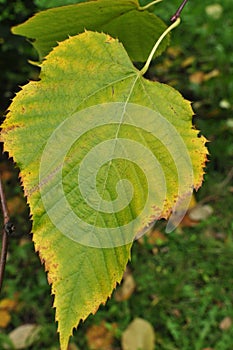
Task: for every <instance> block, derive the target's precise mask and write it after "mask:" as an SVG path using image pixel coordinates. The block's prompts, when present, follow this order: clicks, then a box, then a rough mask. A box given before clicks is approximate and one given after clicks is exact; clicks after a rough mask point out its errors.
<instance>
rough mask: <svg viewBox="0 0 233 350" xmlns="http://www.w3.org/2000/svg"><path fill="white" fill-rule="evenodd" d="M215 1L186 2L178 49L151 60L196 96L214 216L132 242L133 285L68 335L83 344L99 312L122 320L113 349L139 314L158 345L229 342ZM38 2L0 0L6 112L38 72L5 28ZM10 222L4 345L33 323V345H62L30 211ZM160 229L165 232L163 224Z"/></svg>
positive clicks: (227, 205)
mask: <svg viewBox="0 0 233 350" xmlns="http://www.w3.org/2000/svg"><path fill="white" fill-rule="evenodd" d="M148 2H149V1H144V2H143V1H141V3H142V4H146V3H148ZM216 3H217V4H218V5H220V6H221V8H222V14H221V16H220V17H219V18H214V17H213V16H210V15H208V13H207V12H208V11H207V6H210V5H213V4H216ZM216 3H213V2H212V1H210V0H206V1H205V2H195V3H194V2H192V1H190V2H189V3H188V4H187V7H186V8H185V9H184V11H183V14H182V24H181V25H180V27H179V28H177V29H176V30H175V31H174V32H173V33H172V42H171V47H172V49H171V50H167V52H166V53H164V54H163V55H162V56H161V57H160V58H158V59H157V60H156V61H154V62H153V65H152V66H151V69H150V72H149V77H150V78H151V79H155V80H159V81H162V82H164V83H168V84H171V85H173V86H174V87H175V88H176V89H178V90H179V91H181V92H182V94H183V95H184V96H185V97H186V98H188V99H189V100H191V101H193V107H194V110H195V112H196V116H195V117H194V123H195V125H196V126H197V127H198V128H199V129H200V130H201V133H202V134H204V135H205V136H206V137H207V138H208V139H209V140H210V141H211V142H210V143H209V144H208V148H209V150H210V157H209V160H210V161H209V163H208V165H207V170H206V175H205V182H204V184H203V187H202V188H201V190H200V191H199V192H198V194H197V199H198V200H204V201H205V200H206V201H207V202H209V204H211V206H212V207H213V209H214V211H213V214H212V215H211V216H210V217H209V218H208V219H207V220H205V221H203V222H201V223H200V224H199V225H197V226H195V227H187V228H184V229H182V230H181V229H180V230H177V231H176V232H173V233H172V234H170V235H168V236H167V238H168V240H167V241H166V242H163V243H162V244H161V245H158V246H157V253H156V254H153V253H152V249H151V248H152V247H151V246H150V245H148V244H145V245H140V244H139V243H138V242H135V244H134V247H133V252H132V260H131V262H130V263H129V268H130V269H131V271H132V273H133V276H134V279H135V281H136V291H135V292H134V293H133V294H132V296H131V297H130V299H128V300H125V301H122V302H117V301H116V300H115V298H112V299H111V300H109V301H108V302H107V305H106V306H104V307H101V308H100V310H99V311H98V312H97V314H96V315H95V316H90V317H89V318H88V320H87V321H86V322H85V323H84V324H81V325H80V326H79V328H78V330H77V331H76V332H75V335H74V337H73V339H72V341H73V342H75V343H76V344H77V345H78V346H79V348H80V349H81V350H86V349H88V346H87V341H86V337H85V334H86V331H87V330H88V329H89V327H90V326H91V325H93V324H99V323H101V321H102V320H105V321H106V322H107V323H108V324H109V325H110V324H112V323H113V322H116V323H117V325H118V332H117V336H116V339H115V345H114V350H117V349H120V339H121V334H122V332H123V331H124V330H125V328H126V327H127V326H128V324H129V323H130V322H131V321H132V320H133V319H134V318H135V317H142V318H144V319H146V320H148V321H149V322H151V323H152V324H153V326H154V329H155V332H156V349H158V350H190V349H194V350H203V349H205V348H213V349H214V350H231V349H233V340H232V339H233V327H232V326H231V327H229V329H226V330H222V329H221V328H220V326H219V325H220V322H221V321H222V320H223V319H224V318H225V317H230V318H231V319H232V320H233V289H232V285H233V262H232V253H233V235H232V231H233V219H232V208H233V200H232V186H233V185H232V178H230V177H229V179H228V178H227V177H228V176H229V174H231V169H232V167H233V127H232V120H233V117H232V112H233V98H232V96H233V56H232V49H233V41H232V32H233V16H232V2H231V1H230V0H223V1H221V2H216ZM36 4H37V5H38V1H34V2H31V1H30V2H29V1H23V0H22V1H21V0H17V1H14V2H10V3H9V2H7V1H4V0H1V1H0V7H1V6H2V9H1V11H0V13H1V14H0V20H1V23H0V33H1V35H0V39H1V52H0V68H1V72H2V77H1V85H0V92H1V94H0V95H1V96H0V103H1V108H0V109H1V111H2V112H3V111H4V110H6V109H7V107H8V105H9V103H10V99H11V98H12V97H13V94H14V92H16V91H17V90H18V84H24V83H26V82H27V80H28V79H29V78H30V79H32V78H33V77H36V75H37V71H36V70H35V69H34V68H32V67H31V66H29V65H28V64H27V58H28V56H29V57H31V58H32V59H33V58H34V57H36V56H35V53H34V51H33V50H32V49H31V47H30V46H29V44H27V43H26V42H25V41H24V40H23V39H22V38H20V37H14V36H12V35H11V34H10V31H9V27H10V26H11V25H14V24H16V23H19V22H22V21H23V20H24V19H25V18H26V17H28V16H29V15H31V14H32V13H33V12H35V11H36V10H37V6H36ZM179 4H180V1H177V0H176V1H175V0H174V1H170V2H169V1H167V2H166V1H163V2H161V3H159V4H157V5H156V6H155V7H154V8H153V10H155V12H156V13H157V14H158V15H160V16H161V17H162V18H163V19H164V21H166V22H167V23H169V18H170V17H171V15H172V14H173V13H174V12H175V10H176V8H177V7H178V5H179ZM190 57H193V59H192V60H190V62H191V63H190V64H188V65H185V64H184V62H185V60H187V59H188V58H190ZM16 61H17V65H16V64H15V62H16ZM214 70H216V71H218V74H217V75H216V76H214V77H212V78H210V79H205V78H203V77H205V76H206V75H208V74H209V73H211V72H213V71H214ZM197 72H199V73H201V74H199V77H201V79H200V78H199V80H198V79H197V80H196V82H194V81H193V79H192V78H191V77H192V76H193V74H195V73H197ZM224 101H225V103H223V102H224ZM0 166H1V170H3V171H4V174H6V173H7V172H8V174H10V175H9V176H8V177H6V178H5V187H6V193H7V197H8V198H9V199H14V198H15V196H18V197H20V200H21V202H20V203H21V205H20V208H22V206H23V205H25V200H24V204H23V193H22V189H21V187H20V185H19V181H18V180H17V177H18V172H17V171H15V170H13V165H12V163H11V162H9V161H8V160H7V159H6V157H4V158H2V159H1V164H0ZM226 179H228V180H229V181H225V180H226ZM224 181H225V182H224ZM208 198H209V199H208ZM13 220H14V223H15V225H16V227H17V231H16V233H15V235H14V236H13V237H12V239H11V242H10V247H9V254H8V261H7V267H6V275H5V283H4V289H3V294H2V295H1V299H4V298H17V299H18V303H19V307H18V309H17V310H16V311H13V312H11V322H10V324H9V325H8V326H7V328H2V329H0V349H1V348H2V347H3V344H4V342H6V341H7V339H8V338H7V334H9V332H10V331H11V330H13V329H15V328H16V327H17V326H19V325H22V324H24V323H28V322H30V323H32V322H33V323H36V324H39V325H41V326H42V330H41V334H40V339H39V340H38V341H37V342H36V343H35V344H34V345H33V346H31V347H30V348H29V349H33V350H37V349H38V350H39V349H48V350H55V349H58V348H59V346H58V337H57V334H56V324H55V322H54V310H53V309H52V308H51V306H52V301H53V298H52V297H51V296H50V288H49V286H48V284H47V280H46V274H45V272H44V271H43V267H42V266H41V265H40V262H39V258H38V256H37V254H35V253H34V251H33V244H32V243H31V241H30V239H29V238H28V235H27V233H28V231H30V222H29V211H28V209H25V210H24V212H23V213H22V212H21V213H20V214H19V213H17V212H16V213H15V214H14V217H13ZM159 229H160V230H161V231H162V232H163V230H164V225H163V223H161V224H160V225H159Z"/></svg>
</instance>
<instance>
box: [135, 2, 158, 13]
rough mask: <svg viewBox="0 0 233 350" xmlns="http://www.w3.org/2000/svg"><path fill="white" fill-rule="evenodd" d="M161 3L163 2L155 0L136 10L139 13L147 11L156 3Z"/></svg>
mask: <svg viewBox="0 0 233 350" xmlns="http://www.w3.org/2000/svg"><path fill="white" fill-rule="evenodd" d="M161 1H163V0H155V1H152V2H150V3H149V4H147V5H145V6H139V8H138V9H139V10H140V11H144V10H147V9H148V8H149V7H151V6H153V5H155V4H157V3H159V2H161Z"/></svg>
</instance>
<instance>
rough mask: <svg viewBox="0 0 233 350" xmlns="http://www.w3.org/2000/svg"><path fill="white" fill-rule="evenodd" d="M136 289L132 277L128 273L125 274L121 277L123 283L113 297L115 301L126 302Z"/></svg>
mask: <svg viewBox="0 0 233 350" xmlns="http://www.w3.org/2000/svg"><path fill="white" fill-rule="evenodd" d="M135 288H136V283H135V281H134V278H133V275H132V274H131V273H130V272H126V273H125V274H124V277H123V283H122V285H121V286H120V287H118V289H117V290H116V292H115V294H114V297H115V299H116V300H117V301H123V300H127V299H129V298H130V297H131V295H132V294H133V292H134V290H135Z"/></svg>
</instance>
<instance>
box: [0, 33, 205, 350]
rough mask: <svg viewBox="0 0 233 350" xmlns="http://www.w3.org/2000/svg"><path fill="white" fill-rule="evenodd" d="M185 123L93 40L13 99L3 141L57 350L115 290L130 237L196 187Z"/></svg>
mask: <svg viewBox="0 0 233 350" xmlns="http://www.w3.org/2000/svg"><path fill="white" fill-rule="evenodd" d="M192 115H193V112H192V109H191V106H190V103H189V102H188V101H185V100H184V99H183V97H182V96H181V95H180V94H179V93H178V92H177V91H175V90H174V89H173V88H171V87H169V86H166V85H164V84H160V83H157V82H150V81H148V80H146V79H144V78H143V77H142V73H141V72H140V71H138V70H137V69H136V68H135V67H134V66H133V64H132V63H131V61H130V59H129V57H128V55H127V53H126V51H125V49H124V48H123V46H122V44H120V43H119V42H118V41H117V40H115V39H112V38H111V37H109V36H108V35H105V34H99V33H93V32H85V33H82V34H80V35H78V36H74V37H71V38H69V39H67V40H65V41H63V42H62V43H60V44H59V45H58V46H57V47H56V48H54V50H53V51H52V52H50V54H49V55H48V56H47V57H46V60H44V62H43V63H42V65H41V74H40V81H35V82H30V83H29V84H27V85H26V86H24V87H23V88H22V90H21V91H20V92H19V93H18V94H17V95H16V97H15V98H14V100H13V102H12V104H11V106H10V111H9V113H8V115H7V118H6V119H5V121H4V123H3V126H2V129H3V131H2V138H3V141H4V142H5V149H6V150H7V151H8V152H9V153H10V156H13V158H14V160H15V161H16V162H17V164H18V166H19V167H20V170H21V177H22V181H23V185H24V189H25V193H26V195H27V198H28V202H29V204H30V208H31V213H32V218H33V240H34V242H35V249H36V250H37V251H38V252H39V254H40V258H41V261H42V262H44V263H45V268H46V270H47V271H48V279H49V283H51V284H52V293H53V294H54V295H55V301H54V306H55V307H56V320H57V321H58V331H59V333H60V342H61V349H62V350H66V349H67V345H68V340H69V337H70V336H71V334H72V330H73V328H74V327H76V326H77V325H78V323H79V322H80V320H84V319H85V318H86V317H87V316H88V315H89V314H90V313H94V312H96V310H97V309H98V307H99V305H100V304H101V303H104V302H105V301H106V299H107V298H108V296H110V295H111V293H112V290H113V289H114V287H115V286H116V283H117V282H120V280H121V278H122V275H123V272H124V270H125V266H126V263H127V261H128V259H129V257H130V247H131V245H132V241H133V239H134V238H135V235H136V234H142V233H144V232H145V231H146V230H147V228H148V227H149V226H150V225H151V224H153V222H154V221H155V220H157V219H160V218H162V217H163V218H168V216H169V215H170V214H171V213H172V211H173V210H174V209H175V204H176V203H179V201H181V200H182V201H186V199H187V198H190V197H191V196H192V192H193V188H195V189H197V188H198V187H199V186H200V185H201V183H202V178H203V166H204V165H205V161H206V154H207V150H206V148H205V146H204V144H205V138H204V137H198V131H197V130H195V129H194V128H193V126H192ZM188 202H189V201H187V203H188ZM172 217H173V215H171V218H172ZM176 220H177V219H176ZM172 224H174V222H173V221H172Z"/></svg>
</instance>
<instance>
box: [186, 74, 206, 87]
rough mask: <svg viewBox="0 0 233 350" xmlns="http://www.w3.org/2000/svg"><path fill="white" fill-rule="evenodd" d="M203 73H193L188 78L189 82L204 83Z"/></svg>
mask: <svg viewBox="0 0 233 350" xmlns="http://www.w3.org/2000/svg"><path fill="white" fill-rule="evenodd" d="M204 76H205V74H204V72H195V73H193V74H191V75H190V76H189V81H190V82H191V83H193V84H198V85H199V84H201V83H202V82H203V81H204Z"/></svg>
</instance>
